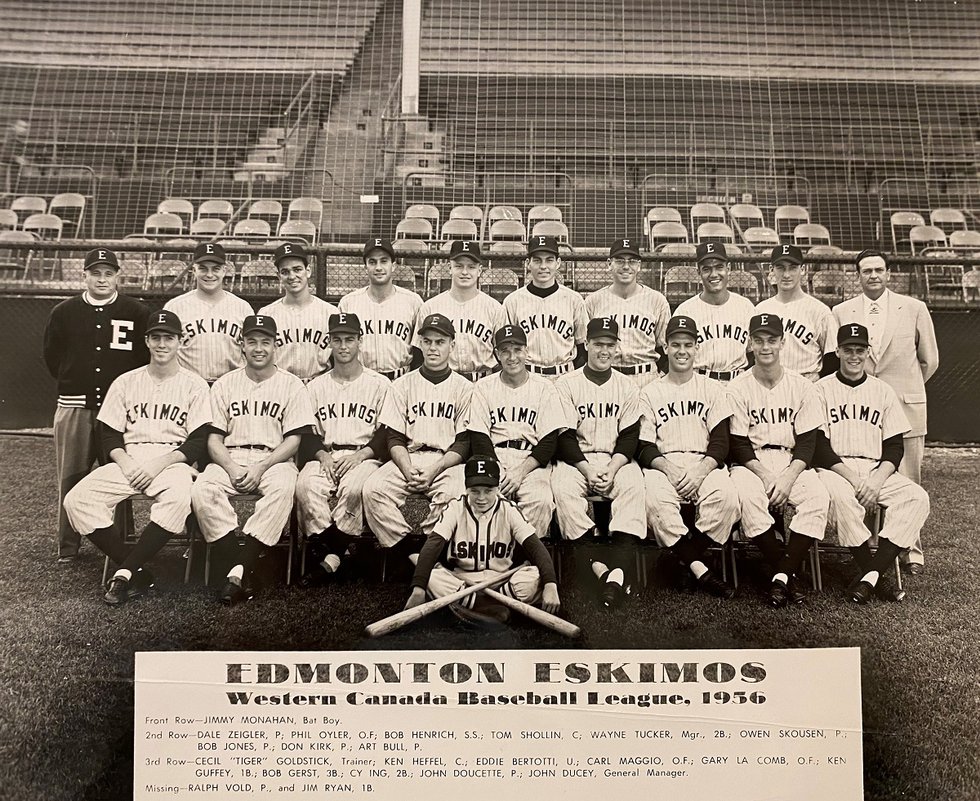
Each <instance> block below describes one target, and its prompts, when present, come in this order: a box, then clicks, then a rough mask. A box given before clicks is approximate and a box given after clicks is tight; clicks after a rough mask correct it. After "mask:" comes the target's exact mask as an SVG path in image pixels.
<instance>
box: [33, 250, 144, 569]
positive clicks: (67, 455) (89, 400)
mask: <svg viewBox="0 0 980 801" xmlns="http://www.w3.org/2000/svg"><path fill="white" fill-rule="evenodd" d="M118 274H119V260H118V259H117V258H116V254H115V253H113V252H112V251H111V250H107V249H106V248H96V249H95V250H92V251H89V252H88V253H87V254H86V255H85V291H84V292H83V293H82V294H81V295H77V296H76V297H73V298H69V299H68V300H65V301H63V302H61V303H59V304H58V305H57V306H55V307H54V309H52V310H51V316H50V317H49V318H48V322H47V325H46V326H45V329H44V362H45V364H46V365H47V367H48V372H50V373H51V376H52V377H53V378H55V379H56V380H57V382H58V407H57V409H56V410H55V414H54V452H55V462H56V467H57V477H58V508H59V510H60V511H59V516H58V562H59V563H61V564H67V563H70V562H72V561H73V560H74V559H75V557H76V556H77V555H78V548H79V545H80V544H81V538H80V537H79V535H78V532H76V531H75V530H74V529H72V527H71V523H70V522H69V520H68V516H67V514H66V513H65V509H64V500H65V496H66V495H67V494H68V492H69V491H70V490H71V488H72V487H74V486H75V484H77V483H78V482H79V481H80V480H81V479H82V478H84V477H85V476H86V475H87V474H88V472H89V470H91V469H92V465H93V464H94V463H95V461H96V460H97V458H98V455H99V437H98V433H97V431H96V428H95V421H96V416H97V415H98V413H99V409H101V408H102V402H103V400H104V399H105V396H106V392H108V390H109V386H110V384H112V382H113V381H114V380H115V378H116V377H117V376H119V375H121V374H122V373H125V372H127V371H129V370H133V369H135V368H136V367H139V366H140V365H143V364H146V363H147V361H148V360H149V354H148V352H147V349H146V339H145V336H144V334H145V332H146V320H147V317H148V316H149V313H150V310H149V309H148V308H147V307H146V306H144V305H143V304H142V303H140V302H139V301H137V300H134V299H133V298H131V297H129V296H128V295H120V294H119V293H118V292H117V291H116V279H117V277H118Z"/></svg>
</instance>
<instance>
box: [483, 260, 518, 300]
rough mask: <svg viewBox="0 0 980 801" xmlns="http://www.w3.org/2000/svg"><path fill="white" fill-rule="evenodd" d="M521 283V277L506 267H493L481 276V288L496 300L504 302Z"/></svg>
mask: <svg viewBox="0 0 980 801" xmlns="http://www.w3.org/2000/svg"><path fill="white" fill-rule="evenodd" d="M520 284H521V279H520V278H519V277H518V275H517V273H515V272H514V271H513V270H509V269H507V268H506V267H492V268H491V269H489V270H487V271H486V272H485V273H484V274H483V275H482V276H480V288H481V289H483V291H484V292H486V293H487V294H488V295H489V296H490V297H492V298H493V299H494V300H498V301H501V302H503V299H504V298H505V297H507V296H508V295H509V294H510V293H511V292H513V291H514V290H515V289H517V288H518V287H519V286H520Z"/></svg>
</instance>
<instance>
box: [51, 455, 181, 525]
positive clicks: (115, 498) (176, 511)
mask: <svg viewBox="0 0 980 801" xmlns="http://www.w3.org/2000/svg"><path fill="white" fill-rule="evenodd" d="M173 450H174V446H173V445H152V444H150V445H129V446H127V448H126V453H128V454H129V455H130V456H132V457H133V459H135V460H136V462H137V463H139V464H145V463H146V462H148V461H150V460H151V459H155V458H156V457H158V456H163V455H164V454H167V453H170V452H172V451H173ZM196 475H197V471H196V470H195V469H194V468H193V467H191V466H190V465H188V464H172V465H170V466H169V467H166V468H164V469H163V470H161V471H160V473H159V475H157V477H156V478H154V479H153V481H151V482H150V485H149V486H148V487H147V488H146V490H145V491H144V492H143V493H142V494H143V495H146V496H148V497H150V498H153V505H152V506H151V507H150V520H152V521H153V522H154V523H156V524H157V525H158V526H160V528H162V529H163V530H164V531H169V532H170V533H171V534H179V533H180V532H182V531H183V530H184V525H185V523H186V522H187V516H188V515H189V514H190V513H191V485H192V484H193V483H194V476H196ZM139 494H141V493H139V492H137V491H136V490H134V489H133V487H132V486H131V485H130V483H129V481H127V480H126V476H124V475H123V471H122V468H120V467H119V465H117V464H116V463H115V462H110V463H109V464H105V465H102V467H98V468H96V469H95V470H93V471H92V472H91V473H89V474H88V475H87V476H85V478H83V479H82V480H81V481H79V482H78V483H77V484H76V485H75V486H74V487H73V488H72V489H71V490H70V491H69V493H68V495H67V496H65V512H66V513H67V515H68V520H69V522H70V523H71V525H72V528H74V529H75V531H77V532H79V533H80V534H85V535H88V534H91V533H92V532H93V531H97V530H98V529H100V528H108V527H109V526H111V525H112V520H113V512H114V510H115V508H116V506H117V505H119V504H120V503H121V502H122V501H124V500H126V499H127V498H132V497H133V496H135V495H139Z"/></svg>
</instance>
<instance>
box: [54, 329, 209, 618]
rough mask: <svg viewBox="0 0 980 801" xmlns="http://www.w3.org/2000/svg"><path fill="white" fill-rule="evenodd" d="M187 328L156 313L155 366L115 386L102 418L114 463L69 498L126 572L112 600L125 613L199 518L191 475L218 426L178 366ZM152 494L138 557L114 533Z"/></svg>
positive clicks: (77, 522) (149, 339)
mask: <svg viewBox="0 0 980 801" xmlns="http://www.w3.org/2000/svg"><path fill="white" fill-rule="evenodd" d="M182 332H183V328H182V326H181V324H180V320H179V319H178V317H177V315H175V314H174V313H173V312H169V311H159V312H154V313H153V314H152V315H151V316H150V320H149V322H148V323H147V327H146V344H147V346H148V347H149V352H150V363H149V364H148V365H147V366H145V367H138V368H137V369H135V370H131V371H130V372H128V373H123V374H122V375H121V376H119V378H117V379H116V380H115V381H113V382H112V385H111V386H110V387H109V392H108V393H107V394H106V399H105V403H104V404H102V409H101V410H100V411H99V417H98V420H99V423H101V428H102V443H103V447H104V450H105V452H106V453H107V454H108V456H109V459H110V460H111V461H109V462H108V463H107V464H105V465H103V466H102V467H99V468H97V469H96V470H93V471H92V472H91V473H89V474H88V475H87V476H86V477H85V478H83V479H82V480H81V481H79V482H78V484H76V485H75V487H74V488H73V489H72V490H71V492H69V493H68V495H67V497H66V498H65V511H66V512H67V513H68V519H69V520H70V521H71V524H72V526H73V527H74V528H75V530H76V531H79V532H81V533H83V534H84V535H85V536H87V537H88V538H89V540H91V541H92V543H93V544H94V545H95V546H96V547H97V548H98V549H99V550H100V551H102V552H103V553H104V554H105V555H106V556H108V557H109V558H110V559H112V561H113V562H115V563H116V564H117V565H118V566H119V569H118V570H117V571H116V572H115V574H113V576H112V579H111V580H110V581H109V584H108V586H107V588H106V592H105V596H104V600H105V602H106V603H107V604H109V605H110V606H119V605H120V604H122V603H125V602H126V600H127V599H128V598H130V597H132V596H133V595H135V594H138V593H140V592H141V591H143V590H145V589H146V588H148V587H149V586H152V584H153V578H152V577H151V575H150V572H149V570H146V569H143V565H144V564H146V562H147V561H149V560H150V559H151V558H152V557H153V556H154V555H155V554H156V553H157V552H158V551H159V550H160V549H161V548H162V547H163V546H164V545H166V544H167V541H168V540H169V539H170V538H171V537H172V536H174V535H176V534H179V533H180V532H182V531H183V530H184V525H185V522H186V520H187V516H188V515H189V514H190V512H191V484H192V482H193V481H194V476H195V471H194V469H193V468H192V467H191V464H193V463H194V462H195V461H197V459H198V458H199V457H200V456H201V455H202V454H203V453H204V451H205V449H206V448H207V435H208V430H209V426H208V424H209V423H210V422H211V401H210V398H209V396H208V385H207V383H205V381H204V379H203V378H201V377H200V376H199V375H197V374H195V373H192V372H190V371H189V370H185V369H184V368H183V367H180V365H179V364H178V363H177V349H178V347H179V346H180V336H181V333H182ZM139 493H144V494H146V495H148V496H149V497H151V498H152V499H153V506H152V507H151V508H150V522H149V524H148V525H147V526H146V528H145V529H144V531H143V533H142V535H141V536H140V538H139V541H138V542H137V543H136V545H135V546H134V547H133V548H132V549H131V550H130V549H129V548H128V547H127V546H126V545H125V543H124V542H123V540H122V538H121V537H120V535H119V532H118V531H117V530H116V528H115V527H114V526H113V525H112V514H113V510H114V509H115V508H116V506H117V505H118V504H119V503H120V502H121V501H124V500H126V499H127V498H131V497H132V496H134V495H138V494H139Z"/></svg>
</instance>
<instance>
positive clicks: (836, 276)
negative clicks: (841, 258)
mask: <svg viewBox="0 0 980 801" xmlns="http://www.w3.org/2000/svg"><path fill="white" fill-rule="evenodd" d="M844 282H845V279H844V271H843V270H839V269H837V268H833V269H829V270H821V271H820V272H818V273H815V274H814V275H813V276H812V277H811V278H810V292H811V294H812V295H813V297H815V298H816V299H817V300H822V301H823V302H824V303H828V304H834V303H840V302H841V301H842V300H844Z"/></svg>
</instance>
